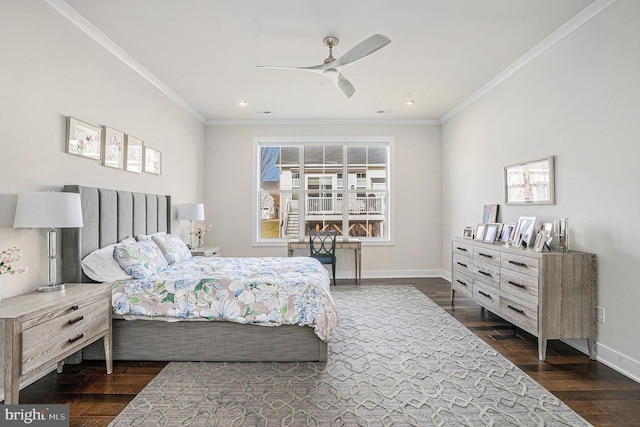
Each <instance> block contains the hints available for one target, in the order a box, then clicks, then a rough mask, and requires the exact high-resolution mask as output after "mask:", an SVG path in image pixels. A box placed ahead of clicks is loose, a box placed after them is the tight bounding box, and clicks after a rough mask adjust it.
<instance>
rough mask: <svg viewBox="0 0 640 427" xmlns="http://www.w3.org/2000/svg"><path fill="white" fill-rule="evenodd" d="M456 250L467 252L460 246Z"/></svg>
mask: <svg viewBox="0 0 640 427" xmlns="http://www.w3.org/2000/svg"><path fill="white" fill-rule="evenodd" d="M456 249H457V250H459V251H462V252H467V250H466V249H465V248H461V247H460V246H457V247H456Z"/></svg>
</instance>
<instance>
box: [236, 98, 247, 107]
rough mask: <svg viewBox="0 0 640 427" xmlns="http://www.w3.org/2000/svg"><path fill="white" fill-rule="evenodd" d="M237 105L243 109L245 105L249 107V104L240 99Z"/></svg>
mask: <svg viewBox="0 0 640 427" xmlns="http://www.w3.org/2000/svg"><path fill="white" fill-rule="evenodd" d="M238 105H239V106H241V107H245V106H247V105H249V102H248V101H247V100H245V99H241V100H240V101H238Z"/></svg>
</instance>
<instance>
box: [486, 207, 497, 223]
mask: <svg viewBox="0 0 640 427" xmlns="http://www.w3.org/2000/svg"><path fill="white" fill-rule="evenodd" d="M499 208H500V206H499V205H484V210H483V213H482V223H483V224H493V223H496V222H498V209H499Z"/></svg>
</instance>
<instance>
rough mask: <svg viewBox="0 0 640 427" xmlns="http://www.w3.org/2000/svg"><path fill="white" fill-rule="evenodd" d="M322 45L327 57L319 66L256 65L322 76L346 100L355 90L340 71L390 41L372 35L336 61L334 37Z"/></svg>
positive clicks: (383, 37) (335, 39)
mask: <svg viewBox="0 0 640 427" xmlns="http://www.w3.org/2000/svg"><path fill="white" fill-rule="evenodd" d="M323 42H324V45H325V46H326V47H328V48H329V56H328V57H327V58H326V59H325V60H324V62H323V63H322V64H320V65H314V66H311V67H284V66H268V65H258V66H257V67H258V68H277V69H283V70H305V71H311V72H314V73H318V74H323V75H325V76H326V77H328V78H329V79H331V80H332V81H333V82H334V83H335V84H336V86H337V87H338V89H339V90H340V92H342V93H343V94H344V96H346V97H347V98H351V96H352V95H353V94H354V92H355V91H356V89H355V88H354V87H353V85H352V84H351V83H350V82H349V80H347V79H346V78H345V77H344V76H343V75H342V73H341V72H340V69H341V68H342V67H344V66H346V65H349V64H351V63H353V62H356V61H358V60H360V59H362V58H364V57H365V56H368V55H371V54H372V53H373V52H375V51H377V50H378V49H381V48H383V47H385V46H386V45H388V44H389V43H391V39H390V38H389V37H387V36H384V35H382V34H374V35H373V36H371V37H369V38H368V39H366V40H364V41H363V42H361V43H359V44H357V45H356V46H354V47H353V48H351V50H349V51H348V52H347V53H345V54H344V55H342V56H341V57H340V58H338V59H336V58H334V57H333V48H334V47H336V45H337V44H338V42H339V40H338V39H337V38H335V37H325V38H324V40H323Z"/></svg>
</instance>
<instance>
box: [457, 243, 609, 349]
mask: <svg viewBox="0 0 640 427" xmlns="http://www.w3.org/2000/svg"><path fill="white" fill-rule="evenodd" d="M451 248H452V250H451V252H452V254H451V263H452V265H451V302H452V303H453V302H454V298H455V294H456V292H458V293H460V294H462V295H464V296H466V297H468V298H471V299H472V300H473V301H475V302H477V303H478V304H480V305H481V306H482V307H484V308H486V309H487V310H489V311H491V312H493V313H495V314H497V315H498V316H500V317H502V318H503V319H505V320H507V321H508V322H510V323H512V324H513V325H515V326H517V327H519V328H521V329H523V330H525V331H527V332H529V333H530V334H532V335H534V336H536V337H537V338H538V357H539V359H540V360H545V358H546V353H547V340H550V339H562V338H583V339H586V340H587V345H588V347H589V358H591V359H595V340H596V256H595V255H594V254H589V253H585V252H574V251H570V252H567V253H562V252H535V251H533V250H531V249H521V248H514V247H505V246H503V245H502V244H489V243H482V242H479V241H475V240H468V239H462V238H455V239H453V241H452V247H451Z"/></svg>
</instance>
